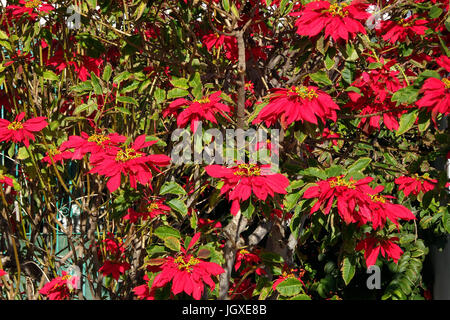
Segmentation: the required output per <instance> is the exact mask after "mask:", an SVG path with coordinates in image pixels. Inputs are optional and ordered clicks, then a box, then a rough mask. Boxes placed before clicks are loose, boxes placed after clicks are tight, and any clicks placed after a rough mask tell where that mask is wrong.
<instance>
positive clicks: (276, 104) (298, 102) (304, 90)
mask: <svg viewBox="0 0 450 320" xmlns="http://www.w3.org/2000/svg"><path fill="white" fill-rule="evenodd" d="M269 97H270V99H269V103H268V104H267V105H266V106H265V107H264V108H263V109H262V110H261V111H260V112H259V114H258V116H257V117H256V118H255V120H253V124H257V123H261V122H262V121H264V122H265V124H266V126H271V125H273V124H274V123H276V122H277V121H278V119H280V121H281V123H282V125H283V126H284V127H287V126H289V125H290V124H291V123H292V122H294V121H307V122H310V123H314V124H317V118H319V119H320V120H322V122H325V121H326V119H331V120H333V121H336V118H337V115H336V110H339V107H338V105H337V104H336V103H334V101H333V100H332V99H331V97H330V96H329V95H328V94H326V93H325V92H323V91H321V90H318V88H317V87H314V86H299V87H295V86H293V87H291V88H290V89H281V88H276V89H272V93H271V94H270V96H269Z"/></svg>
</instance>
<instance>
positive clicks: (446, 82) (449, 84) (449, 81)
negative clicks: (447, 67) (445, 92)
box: [442, 78, 450, 89]
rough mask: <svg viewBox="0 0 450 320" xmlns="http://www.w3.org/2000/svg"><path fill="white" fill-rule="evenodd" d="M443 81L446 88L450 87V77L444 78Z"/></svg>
mask: <svg viewBox="0 0 450 320" xmlns="http://www.w3.org/2000/svg"><path fill="white" fill-rule="evenodd" d="M442 82H443V83H444V85H445V89H450V78H444V79H442Z"/></svg>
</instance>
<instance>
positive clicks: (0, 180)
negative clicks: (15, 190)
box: [0, 172, 13, 187]
mask: <svg viewBox="0 0 450 320" xmlns="http://www.w3.org/2000/svg"><path fill="white" fill-rule="evenodd" d="M3 184H6V185H7V186H10V187H12V186H13V179H11V178H10V177H7V176H5V175H3V174H2V173H1V172H0V186H2V185H3Z"/></svg>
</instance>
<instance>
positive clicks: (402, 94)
mask: <svg viewBox="0 0 450 320" xmlns="http://www.w3.org/2000/svg"><path fill="white" fill-rule="evenodd" d="M418 95H419V89H416V88H414V87H413V86H409V87H405V88H401V89H400V90H397V91H396V92H395V93H394V94H393V95H392V98H391V101H393V102H397V105H399V104H402V103H405V104H412V103H413V102H415V101H416V100H417V96H418Z"/></svg>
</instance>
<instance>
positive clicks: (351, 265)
mask: <svg viewBox="0 0 450 320" xmlns="http://www.w3.org/2000/svg"><path fill="white" fill-rule="evenodd" d="M354 260H355V258H354V257H353V256H350V257H345V258H344V260H342V267H341V273H342V279H344V282H345V285H348V284H349V283H350V281H351V280H352V279H353V277H354V276H355V271H356V267H355V261H354Z"/></svg>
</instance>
